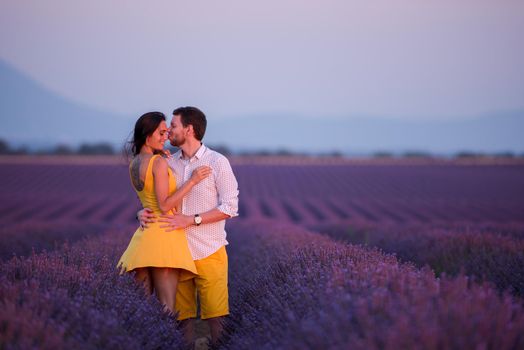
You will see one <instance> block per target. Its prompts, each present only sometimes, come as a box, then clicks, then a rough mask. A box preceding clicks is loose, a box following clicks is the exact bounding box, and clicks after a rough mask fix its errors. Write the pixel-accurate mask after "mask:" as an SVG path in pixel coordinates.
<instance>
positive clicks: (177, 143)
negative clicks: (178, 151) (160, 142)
mask: <svg viewBox="0 0 524 350" xmlns="http://www.w3.org/2000/svg"><path fill="white" fill-rule="evenodd" d="M185 141H186V140H185V139H184V138H182V139H173V140H169V143H170V144H171V146H174V147H180V145H183V144H184V142H185Z"/></svg>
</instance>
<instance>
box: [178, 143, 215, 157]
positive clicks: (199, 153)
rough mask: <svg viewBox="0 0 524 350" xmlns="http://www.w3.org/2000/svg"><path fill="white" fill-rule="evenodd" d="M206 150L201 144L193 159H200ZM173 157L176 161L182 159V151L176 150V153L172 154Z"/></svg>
mask: <svg viewBox="0 0 524 350" xmlns="http://www.w3.org/2000/svg"><path fill="white" fill-rule="evenodd" d="M206 150H207V147H206V146H205V145H204V144H203V143H201V144H200V147H199V148H198V151H197V152H196V153H195V155H194V156H193V157H194V158H196V159H201V158H202V156H203V155H204V153H205V152H206ZM174 157H175V158H176V159H183V155H182V150H178V152H177V153H175V154H174Z"/></svg>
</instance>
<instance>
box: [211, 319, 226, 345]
mask: <svg viewBox="0 0 524 350" xmlns="http://www.w3.org/2000/svg"><path fill="white" fill-rule="evenodd" d="M224 320H225V319H224V317H213V318H208V319H207V322H208V324H209V329H210V330H211V341H212V342H213V344H216V343H217V342H218V341H219V339H220V337H221V335H222V332H223V330H224Z"/></svg>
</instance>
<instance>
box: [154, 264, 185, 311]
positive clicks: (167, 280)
mask: <svg viewBox="0 0 524 350" xmlns="http://www.w3.org/2000/svg"><path fill="white" fill-rule="evenodd" d="M151 270H152V276H153V286H154V287H155V292H156V295H157V297H158V300H160V302H161V303H162V304H164V310H165V311H171V312H172V313H175V302H176V289H177V287H178V277H179V275H180V270H179V269H172V268H158V267H154V268H152V269H151Z"/></svg>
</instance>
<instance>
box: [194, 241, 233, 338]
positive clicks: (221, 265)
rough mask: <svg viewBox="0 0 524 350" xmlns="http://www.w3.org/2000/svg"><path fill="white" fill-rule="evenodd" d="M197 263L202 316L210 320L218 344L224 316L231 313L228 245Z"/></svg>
mask: <svg viewBox="0 0 524 350" xmlns="http://www.w3.org/2000/svg"><path fill="white" fill-rule="evenodd" d="M195 265H197V269H198V274H199V275H198V277H197V278H195V284H196V288H197V290H198V296H199V298H200V312H201V317H202V319H203V320H206V321H208V325H209V328H210V330H211V339H212V342H213V344H216V343H217V342H218V341H219V339H220V336H221V334H222V331H223V329H224V326H223V325H224V317H223V316H226V315H228V314H229V301H228V277H227V272H228V271H227V269H228V261H227V253H226V247H221V248H220V249H218V250H217V251H216V252H215V253H213V254H211V255H210V256H208V257H207V258H204V259H202V260H196V261H195Z"/></svg>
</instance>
